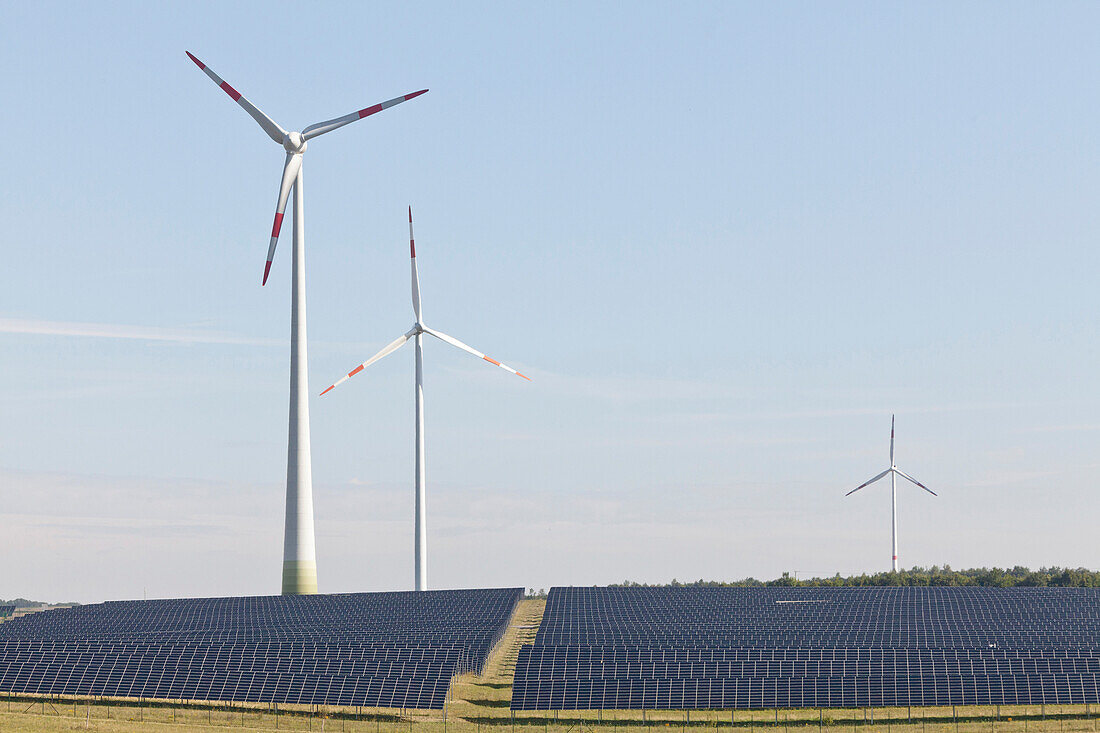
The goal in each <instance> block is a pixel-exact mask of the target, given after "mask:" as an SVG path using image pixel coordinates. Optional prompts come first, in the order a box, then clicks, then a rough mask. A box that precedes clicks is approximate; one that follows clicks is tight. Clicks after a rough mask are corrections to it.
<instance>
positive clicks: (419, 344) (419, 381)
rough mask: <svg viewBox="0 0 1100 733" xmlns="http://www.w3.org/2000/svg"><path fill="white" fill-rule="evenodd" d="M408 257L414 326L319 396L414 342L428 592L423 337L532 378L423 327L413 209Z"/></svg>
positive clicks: (419, 517) (422, 575)
mask: <svg viewBox="0 0 1100 733" xmlns="http://www.w3.org/2000/svg"><path fill="white" fill-rule="evenodd" d="M409 255H410V257H411V259H412V304H413V315H415V316H416V322H415V323H414V324H413V327H412V328H411V329H409V330H408V332H406V333H405V334H404V335H402V336H398V337H397V338H396V339H394V340H393V341H391V342H390V343H389V344H387V345H386V346H385V347H383V349H382V350H381V351H379V352H378V353H377V354H375V355H374V356H372V357H371V358H369V359H367V360H366V361H365V362H363V363H362V364H360V365H359V366H357V367H355V368H354V369H352V370H351V371H350V372H348V373H347V374H346V375H345V376H343V377H341V378H340V380H339V381H338V382H336V384H333V385H331V386H330V387H329V388H328V389H326V390H325V391H324V392H322V393H321V394H322V395H324V394H327V393H328V392H329V391H331V390H333V389H335V388H336V387H338V386H339V385H341V384H343V383H344V382H346V381H347V380H348V379H350V378H351V377H354V376H355V375H356V374H358V373H359V372H361V371H363V369H365V368H366V367H368V366H370V365H371V364H373V363H374V362H376V361H378V360H379V359H381V358H382V357H384V356H387V355H389V354H392V353H393V352H394V351H397V349H399V348H401V346H402V345H403V344H404V343H405V342H406V341H408V340H409V339H410V338H415V339H416V537H415V543H416V544H415V550H414V554H415V558H416V559H415V572H416V589H417V590H427V589H428V537H427V526H426V520H427V509H426V506H425V493H424V484H425V477H424V466H425V461H424V347H423V336H424V334H430V335H432V336H435V337H436V338H437V339H440V340H441V341H446V342H447V343H449V344H450V345H451V346H457V347H458V348H460V349H462V350H463V351H466V352H469V353H471V354H473V355H474V356H476V357H478V358H479V359H484V360H485V361H487V362H489V363H490V364H496V365H497V366H498V367H500V368H501V369H504V370H505V371H509V372H511V373H512V374H515V375H516V376H518V377H523V378H524V379H526V380H527V381H528V382H530V381H531V378H530V377H528V376H526V375H523V374H520V373H519V372H517V371H516V370H515V369H513V368H512V367H510V366H508V365H507V364H501V363H500V362H499V361H497V360H496V359H491V358H489V357H488V356H486V355H485V354H482V353H481V352H480V351H478V350H477V349H474V348H471V347H469V346H467V345H466V344H464V343H462V342H461V341H459V340H458V339H456V338H454V337H452V336H448V335H447V334H445V333H441V332H439V331H436V330H435V329H431V328H428V327H427V326H425V325H424V321H423V318H422V317H421V314H420V278H419V277H418V276H417V274H416V241H415V240H414V239H413V219H412V207H411V206H410V207H409Z"/></svg>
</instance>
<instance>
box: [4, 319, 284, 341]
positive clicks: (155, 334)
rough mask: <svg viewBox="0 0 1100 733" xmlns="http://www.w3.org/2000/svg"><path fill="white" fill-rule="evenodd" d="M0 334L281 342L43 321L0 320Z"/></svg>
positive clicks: (212, 333)
mask: <svg viewBox="0 0 1100 733" xmlns="http://www.w3.org/2000/svg"><path fill="white" fill-rule="evenodd" d="M0 333H16V334H26V335H33V336H64V337H79V338H101V339H131V340H136V341H165V342H170V343H177V344H232V345H237V346H281V345H282V344H283V342H282V341H278V340H276V339H268V338H254V337H250V336H239V335H237V334H231V333H222V332H219V331H197V330H191V329H182V328H162V327H159V326H133V325H129V324H120V323H81V322H78V321H43V320H38V319H31V318H0Z"/></svg>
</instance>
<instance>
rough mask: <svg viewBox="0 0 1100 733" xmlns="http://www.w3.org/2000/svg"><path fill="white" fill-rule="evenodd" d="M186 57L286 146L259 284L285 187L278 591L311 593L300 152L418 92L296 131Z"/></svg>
mask: <svg viewBox="0 0 1100 733" xmlns="http://www.w3.org/2000/svg"><path fill="white" fill-rule="evenodd" d="M187 56H188V57H189V58H190V59H191V60H192V61H194V62H195V64H196V65H197V66H198V67H199V68H200V69H202V70H203V71H204V72H206V75H207V76H209V77H210V78H211V79H212V80H213V81H214V83H215V84H217V85H218V86H219V87H221V89H222V91H224V92H225V93H226V94H228V95H229V96H230V98H231V99H232V100H233V101H234V102H236V103H237V104H239V105H240V106H241V107H243V108H244V111H245V112H247V113H248V114H249V115H251V116H252V119H254V120H256V122H258V123H259V125H260V127H262V128H263V130H264V132H266V133H267V134H268V137H270V138H271V139H272V140H274V141H275V142H277V143H279V144H280V145H282V146H283V150H285V151H286V162H285V163H283V179H282V182H281V183H280V184H279V199H278V201H277V203H276V205H275V223H274V224H273V225H272V227H271V243H270V244H269V245H268V248H267V264H265V265H264V279H263V282H262V283H261V284H262V285H266V284H267V276H268V274H269V273H270V272H271V260H272V258H273V257H274V256H275V245H276V244H277V243H278V241H279V230H280V229H281V228H282V225H283V211H284V210H285V209H286V203H287V198H288V197H289V196H290V191H291V189H293V190H294V228H293V231H294V268H293V278H292V282H293V286H292V290H293V292H292V295H291V298H292V300H291V308H290V430H289V438H288V441H287V443H288V445H287V468H286V526H285V533H284V535H283V593H284V594H300V593H316V592H317V554H316V551H315V549H314V541H313V477H312V470H311V466H310V452H309V381H308V380H309V377H308V373H307V372H308V369H307V361H306V270H305V218H304V208H303V199H302V155H303V154H304V153H305V152H306V146H307V143H308V142H309V141H310V140H312V139H313V138H315V137H318V136H319V135H324V134H325V133H326V132H332V131H333V130H335V129H337V128H340V127H343V126H344V125H348V124H351V123H352V122H355V121H356V120H361V119H363V118H364V117H369V116H370V115H373V114H375V113H376V112H381V111H382V110H384V109H388V108H389V107H392V106H394V105H395V104H401V103H402V102H404V101H406V100H409V99H412V98H413V97H419V96H420V95H421V94H424V93H425V92H427V91H428V90H427V89H421V90H420V91H419V92H413V93H412V94H406V95H404V96H401V97H394V98H393V99H390V100H388V101H386V102H382V103H381V104H376V105H374V106H373V107H366V108H364V109H361V110H359V111H357V112H352V113H351V114H347V115H344V116H343V117H337V118H335V119H331V120H327V121H325V122H318V123H317V124H315V125H310V126H309V127H307V128H305V129H304V130H302V131H301V132H287V131H286V130H284V129H283V128H282V127H280V126H279V125H278V124H276V122H275V121H274V120H272V119H271V118H270V117H268V116H267V115H265V114H264V113H263V112H261V111H260V110H259V109H258V108H257V107H256V105H254V104H252V103H251V102H249V101H248V100H247V99H245V98H244V97H243V96H242V95H241V93H240V92H238V91H237V90H236V89H234V88H233V87H231V86H230V85H229V83H228V82H225V81H222V78H221V77H220V76H218V75H217V74H215V73H214V72H213V71H212V70H211V69H210V67H209V66H207V65H206V64H204V63H203V62H201V61H199V60H198V59H197V58H195V57H194V56H193V55H192V54H191V52H190V51H188V52H187Z"/></svg>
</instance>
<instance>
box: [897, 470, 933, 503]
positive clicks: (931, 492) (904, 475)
mask: <svg viewBox="0 0 1100 733" xmlns="http://www.w3.org/2000/svg"><path fill="white" fill-rule="evenodd" d="M894 473H896V474H897V475H898V476H901V477H902V478H903V479H905V480H906V481H910V482H912V483H914V484H916V485H917V486H919V487H921V488H922V489H924V490H925V491H927V492H928V493H929V494H931V495H932V496H939V494H937V493H936V492H935V491H932V489H930V488H928V487H927V486H925V485H924V484H922V483H921V482H920V481H917V480H916V479H915V478H913V477H912V476H910V475H909V474H907V473H906V472H905V471H902V470H901V469H900V468H895V469H894Z"/></svg>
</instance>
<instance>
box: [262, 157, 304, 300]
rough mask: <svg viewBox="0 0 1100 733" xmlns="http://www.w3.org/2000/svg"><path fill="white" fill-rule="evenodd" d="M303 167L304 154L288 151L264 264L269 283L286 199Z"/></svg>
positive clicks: (265, 280) (265, 282)
mask: <svg viewBox="0 0 1100 733" xmlns="http://www.w3.org/2000/svg"><path fill="white" fill-rule="evenodd" d="M301 169H302V154H301V153H287V154H286V163H284V164H283V181H282V183H281V184H279V201H278V202H277V203H276V204H275V223H274V224H272V225H271V244H269V245H268V246H267V264H266V265H264V281H263V283H261V284H262V285H267V276H268V274H269V273H270V272H271V260H272V259H274V258H275V245H276V244H278V243H279V230H280V229H282V227H283V212H284V211H286V201H287V198H288V197H289V196H290V188H291V187H292V186H293V185H294V181H296V180H297V178H298V171H300V170H301Z"/></svg>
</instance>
